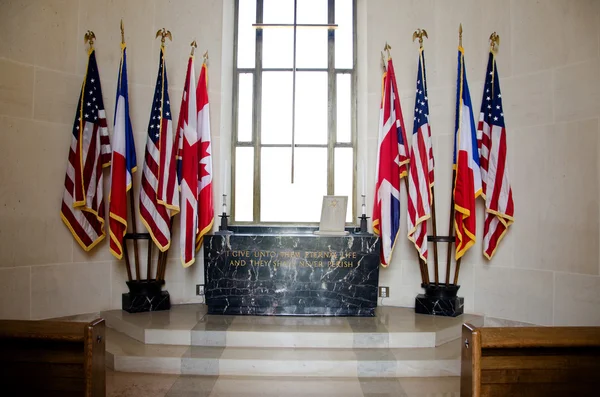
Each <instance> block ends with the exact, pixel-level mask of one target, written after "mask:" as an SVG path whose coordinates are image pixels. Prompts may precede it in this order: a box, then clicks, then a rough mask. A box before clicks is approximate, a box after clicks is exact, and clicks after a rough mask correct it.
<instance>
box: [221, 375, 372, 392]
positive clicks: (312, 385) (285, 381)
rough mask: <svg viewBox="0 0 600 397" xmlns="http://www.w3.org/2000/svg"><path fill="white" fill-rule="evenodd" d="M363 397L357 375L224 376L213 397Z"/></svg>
mask: <svg viewBox="0 0 600 397" xmlns="http://www.w3.org/2000/svg"><path fill="white" fill-rule="evenodd" d="M225 396H227V397H280V396H286V397H301V396H314V397H316V396H328V397H336V396H340V397H362V396H363V392H362V390H361V386H360V383H359V382H358V379H357V378H302V377H256V378H253V377H227V376H220V377H219V379H218V380H217V382H216V384H215V386H214V388H213V391H212V393H211V394H210V397H225Z"/></svg>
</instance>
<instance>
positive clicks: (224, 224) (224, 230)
mask: <svg viewBox="0 0 600 397" xmlns="http://www.w3.org/2000/svg"><path fill="white" fill-rule="evenodd" d="M219 218H221V226H219V231H218V232H216V233H215V234H233V232H232V231H231V230H229V226H228V225H227V218H229V215H227V195H226V194H223V213H222V214H221V215H219Z"/></svg>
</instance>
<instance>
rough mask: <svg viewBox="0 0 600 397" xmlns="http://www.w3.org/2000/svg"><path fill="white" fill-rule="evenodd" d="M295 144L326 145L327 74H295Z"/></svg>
mask: <svg viewBox="0 0 600 397" xmlns="http://www.w3.org/2000/svg"><path fill="white" fill-rule="evenodd" d="M295 142H296V143H300V144H302V143H312V144H326V143H327V72H297V73H296V139H295Z"/></svg>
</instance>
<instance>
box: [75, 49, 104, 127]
mask: <svg viewBox="0 0 600 397" xmlns="http://www.w3.org/2000/svg"><path fill="white" fill-rule="evenodd" d="M82 98H83V100H82ZM79 110H80V112H77V114H76V116H75V122H74V125H73V135H75V137H78V136H79V132H80V131H79V125H80V121H81V116H83V120H84V122H86V121H87V122H90V123H94V124H98V123H99V122H100V121H99V115H98V111H99V110H104V103H103V101H102V88H101V87H100V75H99V74H98V64H97V63H96V51H92V53H91V54H90V57H89V60H88V69H87V72H86V76H85V82H84V85H83V88H82V92H81V94H79Z"/></svg>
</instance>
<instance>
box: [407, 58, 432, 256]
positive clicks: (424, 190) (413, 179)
mask: <svg viewBox="0 0 600 397" xmlns="http://www.w3.org/2000/svg"><path fill="white" fill-rule="evenodd" d="M425 79H426V74H425V54H424V51H423V49H422V48H421V49H420V51H419V70H418V72H417V90H416V93H415V115H414V124H413V135H412V148H411V151H410V170H409V179H408V181H409V183H408V199H407V206H408V239H409V240H410V241H412V242H413V243H414V244H415V247H416V249H417V251H418V252H419V256H420V257H421V258H422V259H423V261H425V263H427V219H429V218H430V217H431V200H432V199H433V196H432V194H431V187H432V186H433V166H434V162H433V147H432V146H431V126H430V125H429V102H428V100H429V98H428V97H427V83H426V80H425Z"/></svg>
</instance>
